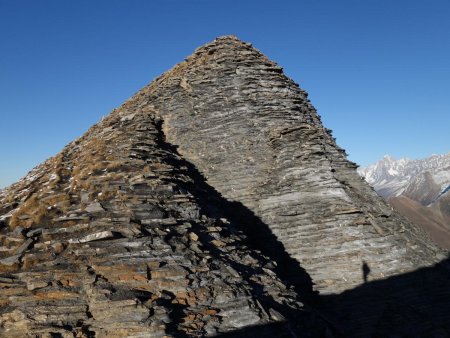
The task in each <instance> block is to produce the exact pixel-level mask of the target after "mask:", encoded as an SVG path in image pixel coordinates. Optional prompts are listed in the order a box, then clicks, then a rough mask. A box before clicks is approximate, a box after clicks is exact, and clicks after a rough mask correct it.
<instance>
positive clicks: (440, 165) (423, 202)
mask: <svg viewBox="0 0 450 338" xmlns="http://www.w3.org/2000/svg"><path fill="white" fill-rule="evenodd" d="M358 172H359V174H360V175H361V176H363V177H364V178H365V179H366V181H367V182H368V183H369V184H370V185H371V186H372V187H373V188H374V189H375V190H376V191H377V193H378V194H379V195H380V196H382V197H384V198H385V199H386V200H388V201H389V202H390V203H391V205H392V206H393V207H394V208H395V209H397V211H398V212H400V213H401V214H403V216H405V217H406V218H408V219H409V220H410V221H412V222H414V223H417V224H420V225H421V226H422V227H423V228H424V230H425V231H426V232H427V233H428V234H429V235H430V237H431V238H433V239H434V240H435V241H436V242H437V243H438V244H440V245H441V246H444V247H446V248H450V153H448V154H445V155H432V156H430V157H428V158H425V159H421V160H410V159H408V158H402V159H399V160H396V159H395V158H393V157H391V156H388V155H386V156H384V157H383V158H382V159H381V160H380V161H378V162H377V163H375V164H372V165H370V166H368V167H365V168H359V169H358Z"/></svg>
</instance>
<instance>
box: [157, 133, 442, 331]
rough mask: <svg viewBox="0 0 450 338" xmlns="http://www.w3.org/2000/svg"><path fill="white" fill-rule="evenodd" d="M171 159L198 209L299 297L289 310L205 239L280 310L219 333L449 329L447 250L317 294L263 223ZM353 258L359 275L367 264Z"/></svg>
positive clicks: (268, 305)
mask: <svg viewBox="0 0 450 338" xmlns="http://www.w3.org/2000/svg"><path fill="white" fill-rule="evenodd" d="M161 135H162V132H161ZM160 144H161V147H162V148H163V149H166V150H169V151H170V152H171V153H175V154H177V151H176V147H175V146H173V145H171V144H168V143H166V142H165V141H164V140H162V139H161V140H160ZM173 161H175V162H176V163H172V164H174V165H175V167H177V168H181V167H183V166H184V167H187V168H188V172H189V175H190V177H191V178H193V179H194V181H193V182H192V183H191V184H186V185H185V186H184V187H183V188H185V189H186V190H187V191H189V192H191V193H192V194H193V195H194V196H195V198H196V199H197V203H198V204H199V205H200V206H201V208H202V211H203V212H204V213H205V214H206V215H207V216H209V217H212V218H216V219H217V218H221V217H225V218H227V219H228V220H229V221H231V224H230V225H229V227H228V231H230V232H235V233H236V232H237V233H239V232H242V233H243V234H244V235H245V238H246V239H245V240H243V241H242V243H241V244H242V245H247V246H248V247H250V248H251V249H252V250H259V251H261V253H262V254H263V255H264V256H267V257H269V259H270V260H272V261H274V262H276V266H275V267H274V268H273V269H272V270H273V271H274V272H275V273H276V274H277V276H278V277H279V278H280V279H282V280H283V282H284V283H286V284H287V285H289V286H291V287H293V288H294V289H295V291H296V292H297V294H298V295H299V297H300V300H301V301H302V302H303V303H305V305H306V306H305V307H304V309H303V310H302V309H298V310H296V311H293V308H292V307H291V306H287V305H286V306H285V305H283V304H280V302H277V301H276V300H274V299H273V298H272V297H271V296H270V295H268V294H267V293H265V292H264V291H263V285H261V284H258V283H257V282H254V281H252V279H251V277H252V274H253V273H254V271H253V270H252V269H251V268H250V267H248V266H245V265H243V264H241V263H238V262H236V261H234V260H230V259H229V258H228V257H227V256H226V255H224V253H223V252H222V251H220V250H218V249H217V248H215V247H214V246H212V245H210V246H207V249H208V250H209V251H210V252H211V254H212V255H213V256H215V258H216V259H218V260H219V261H223V262H224V263H226V264H228V265H229V266H231V267H233V268H234V269H235V270H236V271H238V272H239V273H240V274H241V275H242V276H243V278H244V279H245V280H246V282H247V283H248V284H249V285H250V286H251V289H252V290H251V292H252V296H253V297H254V298H255V299H258V301H259V302H261V303H262V304H263V306H264V308H265V309H274V310H275V311H276V312H278V313H279V314H280V315H281V316H282V317H284V319H282V320H281V321H280V322H279V323H271V324H267V325H262V326H254V327H246V328H242V329H239V330H235V331H232V332H228V333H224V334H222V335H220V337H450V259H449V258H447V259H446V260H444V261H442V262H440V263H439V264H436V265H435V266H432V267H429V268H422V269H418V270H416V271H413V272H410V273H406V274H402V275H397V276H394V277H390V278H387V279H385V280H379V281H372V282H370V281H368V282H367V283H364V284H362V285H361V286H359V287H356V288H354V289H352V290H349V291H346V292H343V293H341V294H337V295H325V296H319V295H317V294H316V293H314V292H313V291H312V285H313V283H312V280H311V278H310V276H309V275H308V274H307V272H306V271H305V270H304V269H303V268H302V267H301V266H300V265H299V263H298V261H296V260H295V259H293V258H292V257H290V256H289V254H288V253H287V252H286V251H285V249H284V246H283V244H282V243H280V242H279V241H278V240H277V238H276V237H275V236H274V235H273V233H272V232H271V230H270V228H269V226H268V225H267V224H265V223H264V222H262V221H261V219H259V218H258V217H257V216H256V215H255V214H254V213H253V212H252V211H251V210H249V209H248V208H246V207H245V206H244V205H242V204H241V203H239V202H230V201H228V200H226V199H225V198H224V197H223V196H221V195H220V194H219V193H218V192H217V191H216V190H215V189H214V188H213V187H211V186H210V185H208V184H207V183H206V181H205V179H204V177H203V176H202V174H201V173H200V172H199V171H198V170H197V169H196V167H195V166H194V165H193V164H191V163H190V162H188V161H186V160H184V159H183V158H182V157H181V156H180V157H179V158H178V159H174V160H173ZM178 183H179V182H178ZM200 236H201V237H203V238H202V240H203V243H206V245H207V243H208V242H209V241H211V240H212V238H210V237H209V236H210V235H209V234H208V233H207V232H203V233H201V234H200ZM361 264H362V272H363V276H362V282H363V280H364V277H366V278H367V275H368V274H369V272H370V267H368V266H367V267H364V263H363V262H362V263H361ZM305 309H306V310H307V311H304V310H305Z"/></svg>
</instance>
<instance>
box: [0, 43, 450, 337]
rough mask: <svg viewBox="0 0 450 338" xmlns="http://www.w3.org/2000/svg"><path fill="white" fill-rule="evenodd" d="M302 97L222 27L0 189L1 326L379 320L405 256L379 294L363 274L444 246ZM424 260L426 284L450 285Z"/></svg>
mask: <svg viewBox="0 0 450 338" xmlns="http://www.w3.org/2000/svg"><path fill="white" fill-rule="evenodd" d="M306 97H307V96H306V93H305V92H304V91H302V90H301V89H299V88H298V86H297V85H296V84H295V83H293V82H292V81H291V80H289V79H288V78H287V77H285V76H284V75H283V73H282V70H281V68H279V67H278V66H276V65H275V64H274V63H273V62H271V61H269V60H268V59H267V58H266V57H265V56H263V55H262V54H261V53H260V52H259V51H257V50H256V49H254V48H253V47H251V45H249V44H246V43H243V42H241V41H239V40H238V39H236V38H234V37H222V38H218V39H216V40H215V41H213V42H212V43H210V44H207V45H205V46H203V47H201V48H199V49H198V50H197V51H196V52H195V53H194V54H193V55H192V56H190V57H189V58H187V59H186V61H184V62H182V63H180V64H179V65H177V66H175V67H174V68H173V69H172V70H170V71H168V72H167V73H165V74H163V75H162V76H161V77H159V78H157V79H155V80H154V81H153V82H152V83H151V84H150V85H148V86H147V87H145V88H143V89H142V90H141V91H140V92H138V93H137V94H136V95H135V96H133V97H132V98H131V99H129V100H128V101H127V102H125V103H124V104H123V105H122V106H121V107H120V108H118V109H116V110H114V111H113V112H112V113H111V114H110V115H109V116H107V117H106V118H104V119H102V120H101V121H100V122H99V123H97V124H96V125H94V126H93V127H92V128H90V129H89V130H88V131H87V133H86V134H85V135H83V136H82V137H81V138H79V139H77V140H75V141H73V142H72V143H70V144H68V145H67V146H66V147H65V148H64V149H63V150H62V151H61V152H60V153H59V154H58V155H56V156H55V157H53V158H51V159H49V160H47V161H46V162H44V163H43V164H41V165H39V166H38V167H36V168H35V169H33V170H32V171H31V172H30V173H29V174H28V175H27V176H26V177H25V178H23V179H22V180H20V181H19V182H17V183H15V184H13V185H12V186H10V187H8V188H6V189H4V190H2V191H0V305H1V308H0V337H24V336H29V337H201V336H217V335H223V336H224V337H226V336H228V337H236V336H241V337H245V336H249V335H250V336H251V335H253V336H260V337H293V336H307V337H308V336H309V337H324V336H328V337H333V336H355V335H356V336H358V335H363V336H367V332H375V331H374V330H378V331H376V332H377V333H379V334H380V335H381V336H385V333H386V326H380V325H381V324H380V323H384V322H383V320H381V319H382V318H384V316H390V313H392V311H394V312H396V311H395V309H394V310H392V311H391V310H389V309H390V307H387V305H386V304H388V303H389V302H391V301H392V297H390V294H389V292H388V291H389V290H392V292H395V295H396V297H397V296H398V293H399V292H398V290H399V288H395V287H394V285H395V286H397V287H398V286H401V290H403V291H402V292H405V293H408V294H409V293H412V294H414V289H413V291H411V292H410V290H409V289H408V285H410V286H411V285H412V287H413V288H414V285H415V284H414V281H415V277H414V276H415V274H414V273H412V274H410V275H407V276H412V277H408V278H407V279H406V280H407V281H412V283H409V282H408V283H409V284H408V283H406V282H404V280H405V279H403V277H398V278H397V277H395V278H396V279H387V280H385V281H383V283H386V284H383V285H387V286H386V287H384V290H385V291H386V297H388V298H386V299H384V298H383V297H382V296H383V295H382V294H381V293H380V292H378V291H377V292H376V295H375V296H374V294H373V290H374V289H372V287H371V285H372V284H370V283H371V282H372V281H374V280H376V279H383V278H384V277H387V276H390V275H393V274H400V273H403V272H407V271H411V270H414V269H417V268H418V267H420V266H424V265H430V264H431V263H433V262H435V261H436V260H438V259H440V258H444V256H443V255H442V253H441V252H440V251H439V249H437V248H436V247H434V246H433V244H431V243H430V242H429V240H428V239H427V237H426V236H424V235H423V233H422V232H421V231H420V230H418V229H417V228H415V227H413V226H411V225H410V224H408V223H407V222H406V221H404V220H403V219H401V218H399V217H398V216H396V214H394V213H393V212H392V211H391V209H390V208H389V207H388V206H387V205H386V204H385V203H384V202H383V201H382V200H381V199H380V198H378V197H377V196H376V194H375V193H374V192H373V190H371V188H369V186H368V185H367V184H366V183H364V182H363V181H362V179H360V178H359V176H357V174H356V172H355V165H354V164H352V163H350V162H348V161H347V160H346V158H345V154H344V151H343V150H342V149H340V148H338V147H337V146H336V144H335V143H334V140H333V138H332V137H331V135H330V133H329V131H328V130H326V129H324V128H323V126H322V125H321V122H320V119H319V117H318V115H317V114H316V112H315V110H314V108H313V107H312V106H311V104H310V103H309V101H308V100H307V98H306ZM430 269H431V270H430V271H431V272H429V273H428V272H426V273H425V275H424V276H425V277H423V281H424V283H425V281H428V282H430V281H433V283H435V284H436V285H433V287H429V288H428V289H433V290H439V292H440V293H439V297H436V298H433V297H431V298H430V297H428V298H427V299H439V300H442V301H444V300H446V299H448V296H447V294H448V291H446V290H448V288H447V287H446V284H445V282H443V279H442V277H439V276H441V270H439V271H438V272H434V271H435V270H434V268H430ZM402 276H403V275H402ZM363 281H367V283H366V284H364V287H363V288H356V289H353V288H354V287H356V286H358V285H360V284H361V283H363ZM391 281H392V283H394V284H392V285H391ZM397 281H399V282H397ZM436 281H437V282H436ZM422 284H423V283H422ZM422 284H421V285H422ZM377 285H379V284H377ZM423 285H426V283H425V284H423ZM345 289H353V290H356V291H355V293H353V290H352V292H350V293H348V294H346V293H344V294H341V295H338V296H336V297H337V298H321V297H322V296H320V295H318V293H317V291H319V292H320V293H321V294H327V293H331V292H339V291H342V290H345ZM442 290H443V291H442ZM441 291H442V292H441ZM355 294H356V295H361V294H362V295H363V298H364V299H366V300H370V301H371V303H373V304H375V305H377V306H371V307H370V309H371V310H373V311H372V312H371V313H370V314H367V315H365V314H364V312H363V311H361V310H360V308H357V307H354V306H352V304H353V302H354V299H355V298H354V297H355V296H352V295H355ZM445 297H447V298H445ZM357 298H358V302H360V300H361V297H359V296H358V297H357ZM329 299H330V301H328V300H329ZM411 299H420V297H419V298H417V297H416V298H413V297H412V298H411ZM360 303H361V304H362V305H366V303H365V302H360ZM341 304H342V306H341ZM373 304H372V305H373ZM389 304H390V303H389ZM423 304H425V305H426V306H425V309H422V308H421V310H420V311H419V312H417V313H419V315H416V317H417V316H420V318H422V319H423V311H426V310H427V309H430V308H433V309H434V307H432V306H428V303H423ZM408 308H409V307H408ZM436 308H437V309H440V307H436ZM354 309H358V310H357V311H355V310H354ZM352 311H353V312H352ZM436 311H437V310H436ZM438 312H439V314H441V315H442V314H446V313H448V312H445V311H440V310H439V311H438ZM416 317H414V316H413V315H411V314H409V313H408V314H406V315H405V318H407V319H408V320H409V322H418V321H416V320H411V318H416ZM343 318H344V319H343ZM345 318H352V323H353V324H352V325H346V324H345ZM402 318H403V317H402ZM417 318H418V317H417ZM439 318H440V319H442V320H440V322H441V323H448V322H450V321H445V320H444V319H445V318H442V316H441V317H439ZM359 319H361V321H360V320H359ZM423 322H424V323H428V322H427V321H423ZM359 323H364V325H359ZM430 323H431V322H430ZM433 323H434V322H433ZM358 325H359V326H358ZM427 325H428V324H427ZM433 325H434V324H433ZM443 325H444V326H445V325H446V324H443ZM430 327H433V326H424V327H423V328H424V330H425V329H427V330H428V329H429V328H430ZM398 330H400V331H398ZM398 330H397V331H395V332H397V333H400V334H402V333H404V332H406V331H404V326H403V325H399V326H398ZM427 332H431V331H429V330H428V331H427ZM435 332H438V331H435ZM439 332H440V331H439Z"/></svg>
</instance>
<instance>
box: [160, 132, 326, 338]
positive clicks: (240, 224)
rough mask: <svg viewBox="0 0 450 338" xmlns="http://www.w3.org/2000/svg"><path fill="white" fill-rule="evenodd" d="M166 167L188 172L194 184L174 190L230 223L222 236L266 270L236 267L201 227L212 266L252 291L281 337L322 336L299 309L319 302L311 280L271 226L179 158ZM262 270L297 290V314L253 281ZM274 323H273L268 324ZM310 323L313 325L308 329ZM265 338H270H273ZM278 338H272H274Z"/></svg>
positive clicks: (319, 322) (314, 319)
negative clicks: (229, 271) (232, 238)
mask: <svg viewBox="0 0 450 338" xmlns="http://www.w3.org/2000/svg"><path fill="white" fill-rule="evenodd" d="M162 135H163V134H162V131H161V129H160V139H159V140H158V141H159V144H158V145H159V147H160V149H164V150H168V151H169V153H172V154H177V155H178V152H177V150H176V146H173V145H171V144H169V143H167V142H165V140H164V139H163V136H162ZM166 161H168V162H171V163H170V164H171V165H173V166H174V167H175V168H183V167H184V168H187V171H188V174H189V177H190V178H191V179H193V182H191V183H182V182H179V181H177V182H176V183H177V186H178V187H180V188H181V189H185V190H186V191H189V192H190V193H191V194H192V195H193V196H194V198H195V199H196V202H197V204H198V205H199V206H200V208H201V211H202V212H203V213H204V214H205V215H206V216H208V217H210V218H212V219H216V220H218V219H221V218H225V219H227V220H228V221H229V222H230V224H227V225H225V224H224V225H223V226H222V228H224V230H223V231H222V235H224V236H227V233H228V234H230V233H233V234H236V235H238V236H239V238H240V239H241V240H240V241H238V242H239V243H238V244H237V245H238V246H240V247H244V246H246V247H249V248H250V251H251V252H252V253H254V254H255V257H259V258H258V259H259V261H260V262H264V263H266V266H260V267H258V268H257V269H255V268H253V267H251V266H247V265H245V264H242V263H239V262H238V261H237V260H234V259H230V258H229V255H227V254H226V253H224V252H223V251H222V250H220V249H218V248H217V247H216V246H214V245H212V244H210V243H211V242H212V241H213V240H214V239H215V238H214V237H212V236H211V235H210V234H209V233H208V232H207V231H206V229H202V228H201V227H197V228H196V229H195V230H196V232H197V234H198V235H199V237H200V240H201V242H202V244H203V245H204V246H205V247H206V249H208V251H209V252H210V253H211V255H213V256H214V258H215V259H216V260H218V261H222V262H224V263H225V264H226V265H228V266H230V267H232V268H233V269H234V270H236V271H237V272H238V273H239V274H240V275H241V276H242V278H243V279H244V280H245V281H246V282H247V284H248V285H249V286H250V287H251V293H252V297H253V298H254V299H257V300H258V301H259V302H260V303H261V304H262V306H263V308H264V309H265V310H266V311H268V313H266V316H267V317H273V316H272V315H271V314H270V311H271V310H272V311H273V312H274V313H275V314H276V315H274V317H277V318H278V319H276V320H280V323H278V324H276V325H275V324H274V325H275V326H276V327H282V328H283V329H282V330H281V331H280V330H278V332H279V334H288V336H290V337H292V336H295V334H294V332H297V334H298V333H300V332H302V331H303V330H304V328H305V327H306V326H308V327H311V330H313V329H312V326H314V327H316V328H319V331H320V332H322V331H321V330H323V329H324V328H325V327H326V326H327V325H326V324H325V322H324V321H323V319H322V318H320V316H317V315H316V314H314V313H313V312H311V311H308V310H306V307H304V306H299V305H301V304H307V303H311V302H312V300H313V299H314V298H315V297H317V293H315V292H313V283H312V279H311V277H310V276H309V275H308V273H307V272H306V271H305V270H304V269H303V268H302V267H301V266H300V264H299V262H298V261H297V260H295V259H294V258H292V257H291V256H290V255H289V254H288V253H287V252H286V250H285V248H284V246H283V244H282V243H281V242H279V241H278V239H277V238H276V237H275V235H274V234H273V233H272V231H271V230H270V228H269V226H268V225H267V224H265V223H264V222H263V221H262V220H261V219H260V218H259V217H257V216H256V215H255V214H254V213H253V212H252V211H251V210H249V209H248V208H247V207H245V206H244V205H243V204H242V203H240V202H231V201H228V200H227V199H225V198H224V197H223V196H222V195H221V194H220V193H219V192H217V191H216V190H215V189H214V188H213V187H211V186H210V185H209V184H207V183H206V180H205V178H204V177H203V175H202V174H201V173H200V172H199V171H198V170H197V168H196V167H195V166H194V165H193V164H192V163H190V162H188V161H186V160H185V159H183V158H182V157H181V156H180V155H178V158H175V157H171V156H168V157H167V158H166ZM194 226H195V225H194ZM258 252H260V253H258ZM261 254H262V255H261ZM264 257H266V258H264ZM263 267H265V268H268V269H270V270H271V271H273V272H275V274H276V275H277V277H278V278H279V279H281V280H282V281H283V282H284V284H285V285H287V286H288V288H291V289H294V290H295V294H296V295H297V296H298V299H297V302H298V303H297V308H295V305H294V307H293V306H292V304H290V305H287V304H286V305H285V304H283V303H282V302H280V301H279V300H278V301H277V300H275V299H274V298H273V297H272V296H270V295H269V294H268V293H267V292H266V291H265V290H264V285H263V284H261V283H259V282H257V281H255V280H254V279H253V278H252V277H253V276H254V275H255V274H257V273H261V268H263ZM256 270H259V271H256ZM280 317H281V319H280ZM272 320H274V319H273V318H272ZM312 323H314V325H311V324H312ZM282 332H284V333H282ZM266 336H268V335H266ZM269 336H271V337H272V335H269ZM277 336H278V335H275V336H274V337H277ZM281 336H283V335H281Z"/></svg>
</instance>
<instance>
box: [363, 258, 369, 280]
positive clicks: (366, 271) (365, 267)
mask: <svg viewBox="0 0 450 338" xmlns="http://www.w3.org/2000/svg"><path fill="white" fill-rule="evenodd" d="M361 268H362V273H363V279H364V283H367V277H368V276H369V274H370V267H369V265H368V264H367V262H366V261H363V264H362V267H361Z"/></svg>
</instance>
